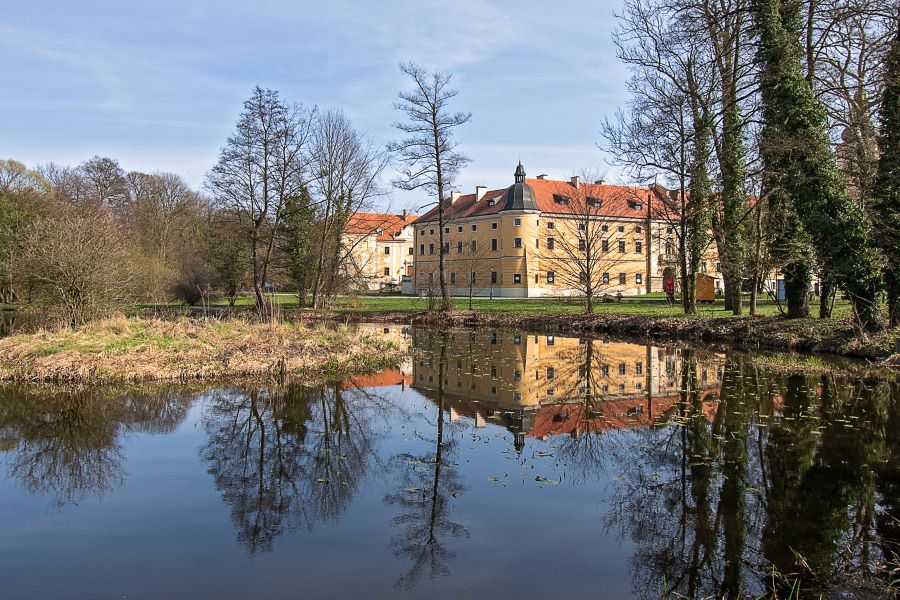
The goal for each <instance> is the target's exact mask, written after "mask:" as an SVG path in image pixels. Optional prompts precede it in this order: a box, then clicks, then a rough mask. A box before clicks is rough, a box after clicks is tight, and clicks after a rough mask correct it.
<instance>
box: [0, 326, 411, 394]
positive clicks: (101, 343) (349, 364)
mask: <svg viewBox="0 0 900 600" xmlns="http://www.w3.org/2000/svg"><path fill="white" fill-rule="evenodd" d="M399 356H400V353H399V350H398V349H397V348H396V347H395V346H394V345H392V344H391V343H390V342H388V341H385V340H381V339H378V338H375V337H371V336H366V335H360V334H359V333H357V332H353V331H350V330H349V329H348V328H346V327H335V328H326V327H324V326H321V325H319V326H308V325H300V324H291V323H283V324H277V325H263V324H259V323H253V322H249V321H242V320H238V319H232V320H228V321H217V320H187V319H179V320H160V319H141V318H124V317H120V318H116V319H109V320H105V321H99V322H96V323H92V324H90V325H86V326H84V327H80V328H78V329H72V330H61V331H39V332H37V333H32V334H23V335H14V336H10V337H7V338H3V339H0V380H6V381H57V382H88V381H89V382H115V381H151V380H190V379H222V378H233V377H247V376H254V377H258V376H267V377H274V378H282V377H288V376H293V375H301V374H302V375H306V376H335V377H337V376H340V375H346V374H351V373H356V372H364V371H371V370H377V369H381V368H385V367H387V366H390V365H392V364H395V363H396V361H397V360H398V358H399Z"/></svg>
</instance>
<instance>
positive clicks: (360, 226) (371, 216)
mask: <svg viewBox="0 0 900 600" xmlns="http://www.w3.org/2000/svg"><path fill="white" fill-rule="evenodd" d="M417 218H418V216H417V215H394V214H390V213H356V214H354V215H352V216H351V217H350V218H349V219H348V220H347V226H346V227H345V228H344V233H349V234H357V235H371V234H377V235H378V238H377V239H378V241H379V242H390V241H392V240H394V236H395V235H397V234H399V233H400V232H401V231H403V228H404V227H406V226H407V225H410V224H412V223H413V221H415V220H416V219H417Z"/></svg>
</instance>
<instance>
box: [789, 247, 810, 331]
mask: <svg viewBox="0 0 900 600" xmlns="http://www.w3.org/2000/svg"><path fill="white" fill-rule="evenodd" d="M783 272H784V294H785V298H786V300H787V318H788V319H805V318H806V317H808V316H809V282H810V269H809V267H808V266H807V264H806V263H805V262H804V261H797V262H794V263H792V264H790V265H787V266H785V267H784V269H783Z"/></svg>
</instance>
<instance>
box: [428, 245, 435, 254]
mask: <svg viewBox="0 0 900 600" xmlns="http://www.w3.org/2000/svg"><path fill="white" fill-rule="evenodd" d="M428 254H434V244H428Z"/></svg>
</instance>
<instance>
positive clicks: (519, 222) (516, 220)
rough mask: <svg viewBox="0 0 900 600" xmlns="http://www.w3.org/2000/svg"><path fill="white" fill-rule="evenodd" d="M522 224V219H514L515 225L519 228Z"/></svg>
mask: <svg viewBox="0 0 900 600" xmlns="http://www.w3.org/2000/svg"><path fill="white" fill-rule="evenodd" d="M521 224H522V219H520V218H519V217H516V218H515V219H513V225H515V226H516V227H518V226H519V225H521Z"/></svg>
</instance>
